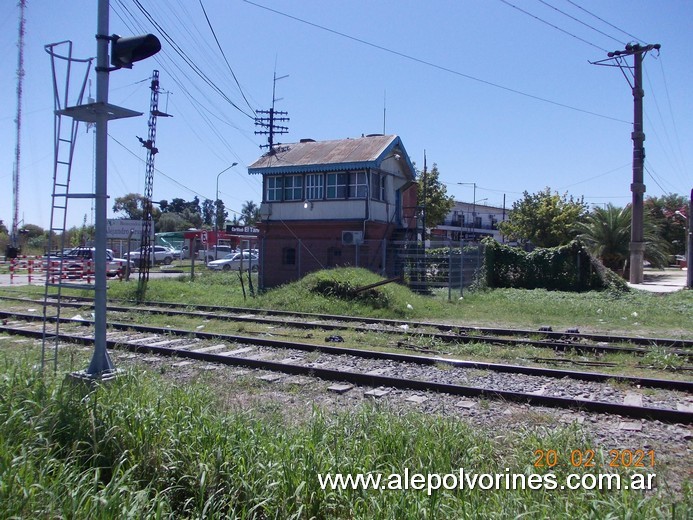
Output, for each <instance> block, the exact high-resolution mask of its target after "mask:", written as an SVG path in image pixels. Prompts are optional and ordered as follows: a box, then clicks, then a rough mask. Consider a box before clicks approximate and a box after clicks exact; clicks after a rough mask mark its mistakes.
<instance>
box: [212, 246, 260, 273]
mask: <svg viewBox="0 0 693 520" xmlns="http://www.w3.org/2000/svg"><path fill="white" fill-rule="evenodd" d="M257 260H258V257H257V255H254V254H252V253H250V252H248V251H243V252H242V253H229V254H227V255H226V256H225V257H224V258H221V259H219V260H212V261H211V262H209V263H208V264H207V267H208V268H209V269H213V270H215V271H232V270H233V271H239V270H241V269H243V271H247V270H248V269H250V270H251V271H253V272H255V271H257V269H258V266H257Z"/></svg>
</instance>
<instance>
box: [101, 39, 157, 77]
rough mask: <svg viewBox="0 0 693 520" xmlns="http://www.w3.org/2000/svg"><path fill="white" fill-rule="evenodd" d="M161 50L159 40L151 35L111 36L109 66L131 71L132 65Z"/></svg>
mask: <svg viewBox="0 0 693 520" xmlns="http://www.w3.org/2000/svg"><path fill="white" fill-rule="evenodd" d="M160 50H161V42H160V41H159V38H157V37H156V36H154V35H153V34H144V35H141V36H128V37H121V36H118V35H117V34H114V35H113V36H111V65H113V66H114V67H115V68H117V69H120V68H123V67H125V68H126V69H131V68H132V64H133V63H135V62H136V61H141V60H144V59H147V58H149V57H150V56H154V55H155V54H156V53H157V52H159V51H160Z"/></svg>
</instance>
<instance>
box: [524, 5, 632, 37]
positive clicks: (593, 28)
mask: <svg viewBox="0 0 693 520" xmlns="http://www.w3.org/2000/svg"><path fill="white" fill-rule="evenodd" d="M537 1H539V2H541V3H542V4H544V5H545V6H547V7H550V8H551V9H553V10H554V11H557V12H559V13H561V14H562V15H563V16H567V17H568V18H570V19H571V20H574V21H576V22H577V23H579V24H582V25H584V26H585V27H589V28H590V29H592V30H593V31H595V32H598V33H599V34H601V35H602V36H606V37H607V38H609V39H611V40H614V41H615V42H617V43H620V44H621V45H625V44H626V42H622V41H621V40H618V39H616V38H614V37H613V36H611V35H609V34H606V33H605V32H604V31H600V30H599V29H597V28H596V27H593V26H591V25H590V24H588V23H587V22H583V21H582V20H580V19H578V18H575V17H574V16H573V15H570V14H568V13H566V12H565V11H561V10H560V9H559V8H558V7H554V6H553V5H551V4H550V3H548V2H546V1H544V0H537Z"/></svg>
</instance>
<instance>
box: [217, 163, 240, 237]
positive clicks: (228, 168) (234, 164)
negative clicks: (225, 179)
mask: <svg viewBox="0 0 693 520" xmlns="http://www.w3.org/2000/svg"><path fill="white" fill-rule="evenodd" d="M237 164H238V163H237V162H235V163H233V164H232V165H231V166H229V167H227V168H224V169H223V170H221V171H220V172H219V173H217V192H216V196H215V198H214V231H218V229H219V176H220V175H221V174H222V173H224V172H225V171H227V170H230V169H231V168H233V167H234V166H236V165H237Z"/></svg>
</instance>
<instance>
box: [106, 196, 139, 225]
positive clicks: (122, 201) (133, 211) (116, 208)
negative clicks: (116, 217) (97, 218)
mask: <svg viewBox="0 0 693 520" xmlns="http://www.w3.org/2000/svg"><path fill="white" fill-rule="evenodd" d="M143 207H144V196H142V195H140V194H139V193H128V194H127V195H123V196H122V197H116V199H115V203H114V204H113V213H124V214H125V218H129V219H133V220H141V219H142V214H143V209H142V208H143Z"/></svg>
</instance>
